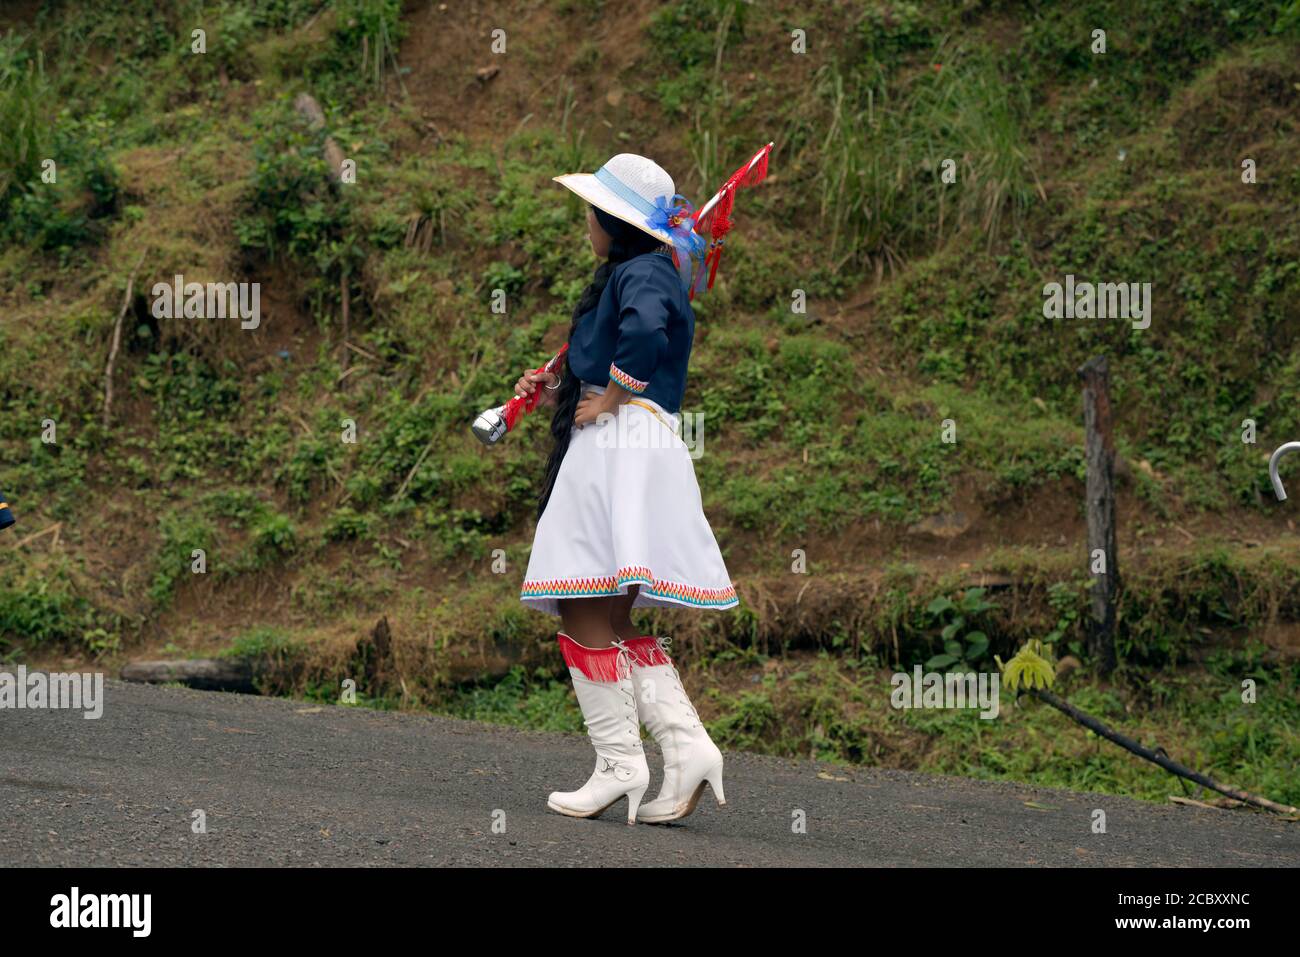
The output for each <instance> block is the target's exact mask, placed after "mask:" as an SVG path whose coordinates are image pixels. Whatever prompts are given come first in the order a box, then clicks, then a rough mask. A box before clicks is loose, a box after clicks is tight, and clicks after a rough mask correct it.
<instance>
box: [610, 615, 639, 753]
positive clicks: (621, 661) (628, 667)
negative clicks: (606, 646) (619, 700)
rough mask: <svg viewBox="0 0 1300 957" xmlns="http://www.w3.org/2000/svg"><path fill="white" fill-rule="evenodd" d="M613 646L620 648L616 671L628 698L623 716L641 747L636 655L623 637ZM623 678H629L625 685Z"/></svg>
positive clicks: (619, 686) (619, 685)
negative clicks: (635, 674) (633, 664)
mask: <svg viewBox="0 0 1300 957" xmlns="http://www.w3.org/2000/svg"><path fill="white" fill-rule="evenodd" d="M612 646H613V647H615V648H617V649H618V657H617V658H615V668H616V673H617V674H618V677H619V682H618V690H619V692H620V693H621V694H622V695H623V696H624V697H625V698H627V707H626V708H625V709H624V711H623V716H624V717H625V718H626V719H627V721H628V725H629V726H628V731H627V733H628V734H630V735H631V736H632V740H633V741H635V742H636V744H637V746H638V747H639V746H640V744H641V724H640V721H639V719H638V718H637V714H636V682H635V681H633V680H632V662H633V661H635V660H636V655H635V653H633V651H632V649H631V648H629V647H628V646H627V642H625V641H623V640H622V639H621V638H616V639H614V641H613V642H612ZM623 679H627V684H626V685H625V684H624V682H623Z"/></svg>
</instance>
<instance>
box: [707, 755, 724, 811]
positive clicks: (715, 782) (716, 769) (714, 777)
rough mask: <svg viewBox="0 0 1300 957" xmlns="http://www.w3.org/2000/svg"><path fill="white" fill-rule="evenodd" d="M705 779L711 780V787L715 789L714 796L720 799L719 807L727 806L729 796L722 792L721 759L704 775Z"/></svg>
mask: <svg viewBox="0 0 1300 957" xmlns="http://www.w3.org/2000/svg"><path fill="white" fill-rule="evenodd" d="M704 780H706V781H708V782H709V787H710V788H712V789H713V796H714V797H715V798H717V799H718V807H725V806H726V804H727V798H726V796H725V795H723V793H722V762H721V761H719V762H718V763H717V764H715V765H714V766H713V769H712V770H711V771H709V773H708V774H706V775H705V776H704Z"/></svg>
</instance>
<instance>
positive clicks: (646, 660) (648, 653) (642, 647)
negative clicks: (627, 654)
mask: <svg viewBox="0 0 1300 957" xmlns="http://www.w3.org/2000/svg"><path fill="white" fill-rule="evenodd" d="M625 644H626V645H627V646H628V648H629V649H631V651H632V659H633V660H634V661H635V662H636V663H637V664H638V665H640V666H641V667H642V668H652V667H654V666H655V665H671V664H672V660H671V659H670V658H669V657H668V656H667V655H666V654H664V650H663V648H662V647H661V646H660V645H659V639H658V638H652V637H648V636H644V637H641V638H629V639H628V640H627V641H626V642H625Z"/></svg>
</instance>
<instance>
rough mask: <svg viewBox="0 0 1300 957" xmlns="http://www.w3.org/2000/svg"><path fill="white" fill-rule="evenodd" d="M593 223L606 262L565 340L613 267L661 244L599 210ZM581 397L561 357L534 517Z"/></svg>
mask: <svg viewBox="0 0 1300 957" xmlns="http://www.w3.org/2000/svg"><path fill="white" fill-rule="evenodd" d="M592 208H593V210H594V211H595V213H596V220H597V222H599V223H600V225H601V228H602V229H604V230H605V232H607V233H609V237H610V244H609V259H607V260H605V262H603V263H601V264H600V265H599V266H597V267H596V272H595V274H594V275H593V276H592V277H591V282H590V283H588V284H587V288H586V289H584V290H582V295H581V296H579V297H578V304H577V305H576V306H574V307H573V321H572V322H571V323H570V324H569V335H568V339H570V340H571V339H572V338H573V331H574V330H575V329H577V328H578V320H579V319H581V318H582V317H583V316H585V315H586V314H587V313H588V312H590V311H591V310H592V309H595V308H596V304H597V303H599V302H600V295H601V293H603V292H604V291H605V286H606V284H608V282H609V277H610V275H612V274H613V272H614V267H615V266H617V265H618V264H619V263H623V262H627V261H628V260H629V259H633V258H635V257H637V256H641V255H644V254H645V253H650V252H654V251H655V250H657V249H658V248H659V247H660V246H662V245H663V242H662V240H658V239H655V238H654V237H653V236H651V235H650V234H649V233H644V232H642V231H641V230H639V229H637V228H636V227H635V226H631V225H629V224H627V223H625V222H623V221H622V220H621V219H617V218H615V217H613V216H610V215H609V214H608V213H605V212H603V211H602V210H599V209H595V207H592ZM581 397H582V382H581V380H579V378H578V377H577V376H576V375H574V372H573V368H572V366H570V365H569V357H568V356H567V355H566V356H565V357H564V369H563V372H562V376H561V379H560V386H559V389H558V390H557V391H556V393H555V414H554V415H553V416H552V417H551V437H552V438H553V439H554V440H555V444H554V445H553V446H552V447H551V454H550V456H549V457H548V458H547V460H546V477H545V479H544V480H543V483H542V494H541V497H540V498H539V499H538V501H537V517H538V518H541V517H542V512H544V511H546V503H547V502H549V501H550V500H551V491H552V490H553V489H554V488H555V479H556V477H557V476H558V475H559V474H560V463H562V462H563V461H564V453H565V452H567V451H568V450H569V437H570V435H572V433H573V416H574V413H576V412H577V411H578V399H580V398H581Z"/></svg>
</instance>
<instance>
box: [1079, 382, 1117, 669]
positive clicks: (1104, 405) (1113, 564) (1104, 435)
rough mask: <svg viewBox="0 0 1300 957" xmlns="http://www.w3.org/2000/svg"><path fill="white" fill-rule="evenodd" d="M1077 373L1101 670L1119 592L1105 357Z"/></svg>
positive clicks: (1093, 644) (1092, 652)
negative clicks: (1081, 405) (1081, 409)
mask: <svg viewBox="0 0 1300 957" xmlns="http://www.w3.org/2000/svg"><path fill="white" fill-rule="evenodd" d="M1079 378H1081V379H1082V380H1083V426H1084V436H1085V439H1084V440H1085V456H1086V461H1087V465H1088V487H1087V498H1088V570H1089V572H1090V573H1092V576H1093V577H1092V597H1091V600H1090V605H1091V615H1090V622H1089V628H1088V654H1089V656H1090V657H1091V658H1092V660H1093V661H1094V662H1095V663H1096V665H1097V669H1098V671H1100V673H1101V674H1104V675H1105V674H1110V672H1112V671H1114V670H1115V663H1116V656H1115V625H1116V616H1115V599H1116V596H1117V595H1118V594H1119V550H1118V549H1117V548H1116V545H1115V435H1114V432H1113V430H1112V423H1111V413H1110V370H1109V367H1108V366H1107V363H1106V357H1105V356H1095V357H1093V358H1092V359H1089V360H1088V361H1087V362H1085V363H1084V364H1083V365H1082V366H1080V367H1079ZM1098 552H1100V558H1099V557H1098ZM1103 563H1104V564H1103ZM1099 568H1100V569H1101V570H1100V571H1099Z"/></svg>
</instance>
